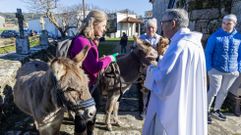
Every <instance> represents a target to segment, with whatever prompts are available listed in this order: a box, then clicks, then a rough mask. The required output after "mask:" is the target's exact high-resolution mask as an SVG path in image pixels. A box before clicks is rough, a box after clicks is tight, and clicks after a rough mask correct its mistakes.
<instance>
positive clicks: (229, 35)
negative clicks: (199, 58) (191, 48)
mask: <svg viewBox="0 0 241 135" xmlns="http://www.w3.org/2000/svg"><path fill="white" fill-rule="evenodd" d="M236 23H237V17H236V16H235V15H233V14H230V15H226V16H224V18H223V21H222V28H220V29H218V30H217V31H216V32H215V33H213V34H212V35H211V36H210V37H209V39H208V42H207V45H206V49H205V57H206V66H207V71H208V76H209V91H208V110H209V112H208V122H209V123H211V122H212V119H211V116H214V117H215V118H217V119H219V120H223V121H225V120H226V116H225V115H223V114H222V113H221V112H220V108H221V106H222V104H223V102H224V100H225V98H226V96H227V93H228V90H229V88H230V87H231V85H232V84H233V82H234V81H235V79H236V78H237V77H238V75H239V72H238V66H239V65H240V61H241V46H240V43H241V35H240V34H239V33H238V32H237V30H236V29H235V26H236ZM214 96H216V101H215V105H214V110H213V112H210V108H211V105H212V103H213V99H214Z"/></svg>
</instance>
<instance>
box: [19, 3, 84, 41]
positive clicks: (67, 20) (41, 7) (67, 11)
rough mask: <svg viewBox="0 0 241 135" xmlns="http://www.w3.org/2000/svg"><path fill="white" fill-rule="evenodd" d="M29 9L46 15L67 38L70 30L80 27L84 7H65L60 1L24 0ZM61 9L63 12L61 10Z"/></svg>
mask: <svg viewBox="0 0 241 135" xmlns="http://www.w3.org/2000/svg"><path fill="white" fill-rule="evenodd" d="M23 1H24V2H25V3H26V4H27V6H28V9H29V10H30V11H32V12H35V13H40V14H44V15H45V16H46V17H47V18H48V19H49V21H50V22H51V23H53V25H54V26H55V27H56V28H57V29H58V30H59V32H60V33H61V37H62V38H65V37H66V34H67V31H68V30H69V29H70V28H74V27H78V25H79V24H80V23H79V21H80V19H81V17H79V16H80V15H81V14H80V12H81V10H80V9H81V7H82V5H77V6H71V7H63V6H61V5H60V4H59V2H60V0H23ZM60 9H61V10H60Z"/></svg>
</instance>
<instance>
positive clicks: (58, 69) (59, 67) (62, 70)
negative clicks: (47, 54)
mask: <svg viewBox="0 0 241 135" xmlns="http://www.w3.org/2000/svg"><path fill="white" fill-rule="evenodd" d="M50 66H51V69H52V72H53V74H54V76H55V77H56V79H57V80H58V81H59V80H60V79H61V78H62V77H63V76H64V75H65V74H66V72H67V70H66V66H65V65H64V64H62V63H61V62H60V61H59V60H58V59H54V60H53V61H52V62H51V63H50Z"/></svg>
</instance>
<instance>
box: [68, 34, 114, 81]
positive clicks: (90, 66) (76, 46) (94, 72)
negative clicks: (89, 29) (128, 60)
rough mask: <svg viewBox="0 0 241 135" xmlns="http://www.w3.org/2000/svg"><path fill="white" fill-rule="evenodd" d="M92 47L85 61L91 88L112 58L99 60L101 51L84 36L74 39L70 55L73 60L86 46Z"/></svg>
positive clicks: (85, 69)
mask: <svg viewBox="0 0 241 135" xmlns="http://www.w3.org/2000/svg"><path fill="white" fill-rule="evenodd" d="M87 45H88V46H90V47H91V48H90V50H89V52H88V54H87V56H86V58H85V60H84V61H83V65H82V66H83V69H84V71H85V73H86V74H87V75H88V76H89V79H90V82H89V86H92V85H93V84H95V83H96V79H97V77H98V73H99V72H100V71H101V70H102V69H105V68H106V67H107V66H108V65H109V64H110V63H111V58H110V57H108V56H106V57H103V58H101V59H99V51H98V48H97V46H96V44H95V43H94V42H92V43H90V42H89V40H88V39H87V38H85V37H84V36H78V37H76V38H74V39H73V41H72V44H71V47H70V49H69V52H68V55H69V57H70V58H71V59H73V58H74V57H75V56H76V55H77V54H78V53H79V52H80V51H81V50H82V48H84V47H85V46H87Z"/></svg>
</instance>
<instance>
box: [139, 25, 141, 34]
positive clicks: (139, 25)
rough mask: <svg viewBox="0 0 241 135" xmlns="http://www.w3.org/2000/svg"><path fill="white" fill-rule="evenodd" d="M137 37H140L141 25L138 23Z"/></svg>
mask: <svg viewBox="0 0 241 135" xmlns="http://www.w3.org/2000/svg"><path fill="white" fill-rule="evenodd" d="M138 35H141V24H140V23H138Z"/></svg>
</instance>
